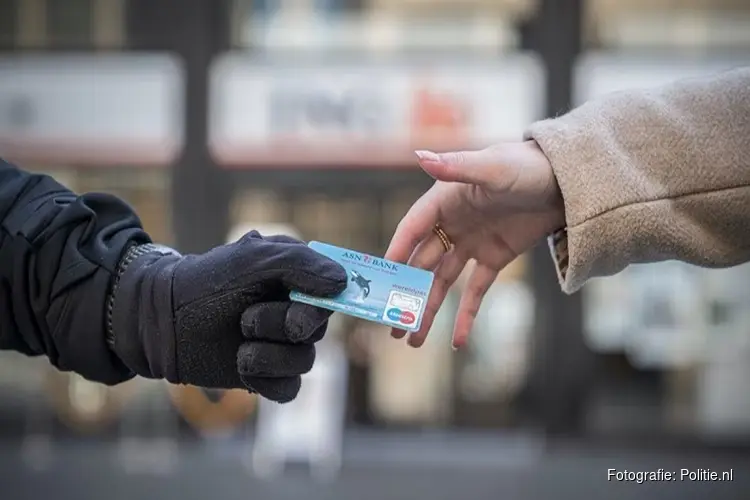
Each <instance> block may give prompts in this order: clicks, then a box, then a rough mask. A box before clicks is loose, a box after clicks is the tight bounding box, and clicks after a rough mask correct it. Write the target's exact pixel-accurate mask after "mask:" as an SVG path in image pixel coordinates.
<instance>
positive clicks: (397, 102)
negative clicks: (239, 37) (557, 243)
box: [209, 52, 544, 426]
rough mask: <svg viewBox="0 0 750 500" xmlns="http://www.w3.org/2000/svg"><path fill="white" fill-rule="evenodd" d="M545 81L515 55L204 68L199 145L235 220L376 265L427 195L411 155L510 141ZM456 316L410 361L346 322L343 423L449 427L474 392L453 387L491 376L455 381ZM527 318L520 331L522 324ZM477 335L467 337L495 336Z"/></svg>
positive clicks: (225, 60) (379, 333)
mask: <svg viewBox="0 0 750 500" xmlns="http://www.w3.org/2000/svg"><path fill="white" fill-rule="evenodd" d="M543 80H544V72H543V70H542V68H541V66H540V64H539V62H538V60H537V59H536V58H534V57H532V56H527V55H522V54H515V55H512V56H508V57H506V58H502V59H500V60H482V61H479V62H462V61H460V60H456V61H453V62H452V61H451V60H446V59H444V58H442V59H437V58H432V59H430V58H423V59H422V60H421V61H420V60H419V59H417V60H409V59H406V60H404V61H403V62H401V61H393V60H390V61H377V60H375V61H371V62H364V63H347V62H345V61H342V62H339V61H336V62H328V61H326V60H317V61H316V60H312V61H304V62H303V61H299V60H293V61H292V62H288V63H279V62H273V63H267V62H264V61H263V60H261V59H259V58H253V57H250V56H248V55H246V54H243V53H239V52H238V53H234V54H228V55H226V56H224V57H222V58H220V59H219V60H217V61H216V62H215V63H214V64H213V66H212V76H211V101H210V110H211V116H210V124H211V128H210V129H209V141H210V145H211V151H212V153H213V155H214V157H215V158H216V159H217V161H218V163H219V165H220V167H221V168H223V169H227V170H231V171H232V174H234V175H235V177H234V178H235V179H236V180H235V182H234V183H233V184H234V185H235V196H234V202H233V210H232V217H233V221H234V223H235V224H236V223H238V222H250V221H252V222H255V223H266V222H272V223H289V224H292V225H293V226H294V227H296V228H298V230H299V232H300V234H301V235H302V237H303V238H304V239H306V240H312V239H315V240H322V241H328V242H332V243H334V244H337V245H342V246H347V247H350V248H355V249H357V250H360V251H364V252H370V253H374V254H382V252H383V251H384V250H385V247H386V246H387V243H388V240H389V237H390V234H392V232H393V229H395V227H396V224H397V223H398V221H399V220H400V218H401V217H402V216H403V214H404V213H405V212H406V210H407V209H408V207H409V206H410V205H411V203H413V202H414V201H415V200H416V199H417V197H418V196H419V194H420V193H421V192H422V191H423V190H424V189H425V188H426V187H428V186H429V182H430V181H429V179H428V178H426V176H424V175H422V174H420V173H419V171H418V170H416V169H415V162H414V153H413V152H414V150H415V149H425V148H428V149H435V150H449V149H467V148H478V147H484V146H487V145H489V144H491V143H492V141H493V140H496V138H498V137H505V138H512V137H514V136H517V135H519V134H520V133H521V132H522V130H523V127H524V124H525V123H529V122H530V121H533V120H535V119H538V118H539V117H541V116H542V108H541V103H543V94H542V84H543ZM498 109H502V110H503V112H502V113H497V112H496V110H498ZM313 177H316V178H317V179H318V180H317V181H313V182H311V179H312V178H313ZM517 278H518V279H522V278H523V275H522V273H521V274H517ZM455 307H456V304H454V303H450V301H449V303H448V304H447V305H446V307H445V308H444V311H442V314H441V318H440V320H439V321H438V322H437V324H436V326H435V328H434V330H435V331H433V332H432V333H431V336H430V340H429V341H428V343H427V345H426V346H425V347H424V348H422V349H420V350H419V351H416V350H413V349H409V348H407V347H406V346H405V345H404V343H403V342H396V341H394V340H392V339H390V336H389V335H388V329H386V328H380V327H378V326H377V325H369V324H366V323H364V322H361V321H356V320H351V321H348V324H349V325H350V326H349V331H348V332H347V334H348V335H347V337H348V339H349V340H348V342H347V343H348V348H349V353H350V357H351V368H350V374H351V379H352V380H351V384H350V387H351V401H350V409H351V413H350V414H351V416H352V418H353V421H354V422H355V423H356V422H358V423H375V424H384V425H391V426H393V425H420V426H421V425H446V424H452V423H455V418H454V407H455V406H456V404H457V403H458V402H459V401H461V400H462V399H466V398H464V397H463V396H462V394H464V393H466V392H471V391H472V390H471V389H467V387H468V386H469V385H470V384H469V383H461V382H459V381H458V379H465V378H469V377H471V376H473V377H474V378H475V379H492V378H493V375H494V372H493V368H492V367H491V366H488V365H486V364H483V363H479V364H476V366H474V365H472V367H471V368H466V370H467V371H468V370H471V369H473V375H464V374H462V372H461V371H460V370H459V371H456V370H454V369H453V368H452V363H451V356H450V354H451V350H450V339H449V337H450V332H451V330H452V325H453V314H454V313H455ZM451 309H452V310H451ZM526 314H527V315H528V317H527V318H526V321H527V322H528V321H529V320H530V317H531V316H532V315H533V313H531V312H529V311H528V310H526ZM485 323H486V324H483V325H482V326H479V329H484V328H489V332H494V331H495V330H496V328H495V329H493V328H492V327H489V325H490V324H492V323H494V321H492V320H488V321H487V322H485ZM511 328H512V327H511ZM479 333H480V332H477V341H478V342H479V343H480V344H482V342H483V341H482V340H481V339H483V338H484V337H482V336H481V335H479ZM523 334H526V335H528V332H527V331H524V332H523ZM492 336H493V333H490V338H488V339H486V340H487V341H489V342H490V344H491V343H492V338H491V337H492ZM485 337H486V335H485ZM484 343H485V344H486V343H487V342H484ZM486 348H487V346H486V345H480V346H479V348H478V352H482V351H484V350H485V349H486ZM511 357H512V355H511ZM495 361H497V360H495ZM454 379H456V380H454ZM456 390H457V391H458V393H456V392H455V391H456ZM482 397H483V398H484V399H489V400H493V397H492V395H491V394H487V395H484V396H482ZM467 398H469V399H470V398H471V396H467ZM502 398H503V396H502V395H499V396H497V398H494V399H498V400H500V401H502ZM502 402H505V401H502ZM458 404H459V406H461V404H460V403H458ZM462 411H465V410H462ZM470 413H471V412H470ZM474 413H477V412H476V411H475V412H474ZM479 413H482V410H479ZM485 413H486V412H485ZM488 417H489V418H485V419H484V420H485V421H486V422H490V421H491V420H492V417H491V416H489V415H488ZM462 420H465V421H466V423H470V422H471V421H472V419H471V418H468V419H465V418H464V419H462ZM495 420H496V422H495V425H502V422H501V420H500V419H495Z"/></svg>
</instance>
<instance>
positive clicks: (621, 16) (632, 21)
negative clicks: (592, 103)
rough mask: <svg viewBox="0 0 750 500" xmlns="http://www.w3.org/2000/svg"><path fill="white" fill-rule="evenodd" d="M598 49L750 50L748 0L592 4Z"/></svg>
mask: <svg viewBox="0 0 750 500" xmlns="http://www.w3.org/2000/svg"><path fill="white" fill-rule="evenodd" d="M585 10H586V12H587V17H588V19H587V30H586V31H587V33H586V36H587V39H588V42H589V44H590V45H593V46H595V47H597V46H601V47H644V48H658V47H667V48H671V47H694V48H706V47H716V48H739V47H748V46H750V2H748V1H747V0H679V1H677V0H587V6H586V9H585Z"/></svg>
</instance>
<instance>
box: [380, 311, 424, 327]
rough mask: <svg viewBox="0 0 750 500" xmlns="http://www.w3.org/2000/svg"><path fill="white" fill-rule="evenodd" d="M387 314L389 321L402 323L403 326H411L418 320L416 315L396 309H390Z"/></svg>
mask: <svg viewBox="0 0 750 500" xmlns="http://www.w3.org/2000/svg"><path fill="white" fill-rule="evenodd" d="M386 314H387V315H388V319H390V320H391V321H396V322H398V323H401V324H402V325H411V324H413V323H414V322H415V321H416V320H417V318H416V316H414V313H411V312H409V311H402V310H401V309H398V308H396V307H394V308H391V309H389V310H388V312H387V313H386Z"/></svg>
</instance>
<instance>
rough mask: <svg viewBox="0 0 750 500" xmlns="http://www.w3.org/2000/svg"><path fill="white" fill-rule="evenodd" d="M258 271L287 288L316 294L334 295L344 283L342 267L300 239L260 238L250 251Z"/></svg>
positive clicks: (268, 279) (323, 295)
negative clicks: (296, 241) (289, 240)
mask: <svg viewBox="0 0 750 500" xmlns="http://www.w3.org/2000/svg"><path fill="white" fill-rule="evenodd" d="M253 254H254V255H253V257H254V262H255V265H256V266H257V268H258V275H262V276H263V277H264V279H263V281H266V282H268V281H275V282H277V283H280V284H281V285H282V286H283V287H284V288H286V289H287V290H294V291H298V292H302V293H306V294H308V295H314V296H318V297H335V296H336V295H338V294H339V293H341V292H343V291H344V290H345V289H346V286H347V274H346V270H345V269H344V268H343V266H341V264H339V263H338V262H336V261H334V260H332V259H330V258H328V257H326V256H325V255H322V254H320V253H318V252H316V251H315V250H313V249H312V248H310V247H308V246H307V245H305V244H302V243H291V242H286V241H280V239H279V238H278V237H274V238H273V239H264V240H261V241H260V242H258V243H257V247H256V249H255V250H254V251H253Z"/></svg>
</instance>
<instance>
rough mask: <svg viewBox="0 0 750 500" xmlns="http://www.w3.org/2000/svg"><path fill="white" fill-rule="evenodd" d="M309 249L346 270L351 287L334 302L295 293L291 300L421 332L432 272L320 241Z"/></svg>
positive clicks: (312, 243)
mask: <svg viewBox="0 0 750 500" xmlns="http://www.w3.org/2000/svg"><path fill="white" fill-rule="evenodd" d="M308 246H309V247H310V248H312V249H313V250H315V251H316V252H318V253H321V254H323V255H325V256H326V257H329V258H330V259H332V260H335V261H336V262H338V263H339V264H341V265H342V266H343V268H344V269H346V274H347V277H348V279H347V287H346V290H344V291H343V292H342V293H340V294H339V295H338V296H336V297H333V298H321V297H313V296H310V295H306V294H304V293H300V292H294V291H293V292H292V293H291V294H290V296H289V297H290V299H291V300H293V301H296V302H303V303H305V304H310V305H314V306H318V307H322V308H324V309H329V310H331V311H336V312H340V313H343V314H348V315H349V316H355V317H357V318H362V319H366V320H369V321H374V322H376V323H381V324H384V325H388V326H392V327H395V328H400V329H402V330H408V331H412V332H415V331H417V330H419V327H420V325H421V324H422V316H424V311H425V308H426V306H427V298H428V297H429V295H430V288H432V281H433V278H434V275H433V273H432V272H430V271H425V270H424V269H419V268H416V267H410V266H407V265H404V264H400V263H398V262H392V261H390V260H385V259H382V258H380V257H375V256H373V255H368V254H364V253H361V252H357V251H354V250H349V249H347V248H341V247H337V246H334V245H329V244H327V243H321V242H319V241H311V242H310V243H309V244H308Z"/></svg>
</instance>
